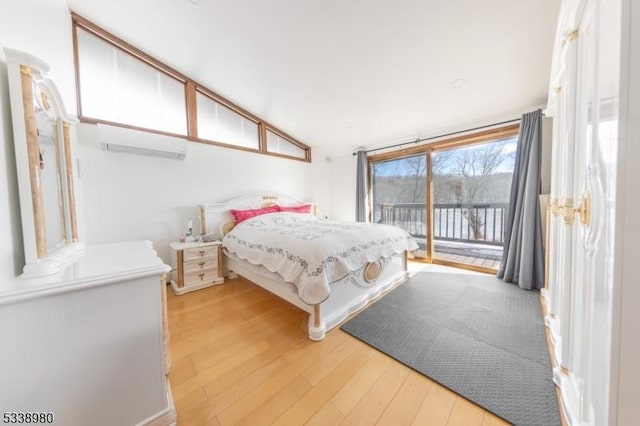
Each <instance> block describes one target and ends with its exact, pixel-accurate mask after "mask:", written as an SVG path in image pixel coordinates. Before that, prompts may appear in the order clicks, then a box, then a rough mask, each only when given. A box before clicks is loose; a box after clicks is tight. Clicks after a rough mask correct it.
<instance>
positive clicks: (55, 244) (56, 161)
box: [33, 82, 67, 254]
mask: <svg viewBox="0 0 640 426" xmlns="http://www.w3.org/2000/svg"><path fill="white" fill-rule="evenodd" d="M33 94H34V96H33V98H34V99H33V104H34V113H35V123H36V136H37V146H38V152H37V154H38V165H37V167H36V168H37V169H38V170H37V172H38V177H39V180H40V187H41V192H42V209H43V211H44V224H43V226H44V229H45V249H46V253H47V254H51V253H53V252H55V251H56V250H58V249H60V248H62V246H63V245H64V244H65V243H66V241H67V232H66V223H65V222H66V221H65V210H66V208H65V207H66V206H65V205H64V196H63V182H62V173H61V170H62V168H63V163H62V161H63V158H62V156H61V155H60V151H61V150H62V149H63V147H62V146H61V145H60V142H61V139H62V138H61V137H60V132H59V130H60V129H59V124H61V120H59V119H58V116H57V114H56V112H55V111H54V110H53V108H51V103H50V102H49V100H48V96H47V94H46V92H45V91H43V90H41V89H40V87H39V86H38V85H37V84H36V83H35V82H34V85H33Z"/></svg>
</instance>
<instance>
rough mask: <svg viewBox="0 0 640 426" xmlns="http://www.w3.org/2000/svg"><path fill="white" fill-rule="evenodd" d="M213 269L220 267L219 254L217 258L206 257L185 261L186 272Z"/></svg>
mask: <svg viewBox="0 0 640 426" xmlns="http://www.w3.org/2000/svg"><path fill="white" fill-rule="evenodd" d="M211 269H218V256H216V257H215V258H212V257H205V258H204V259H199V260H192V261H190V262H185V263H184V273H185V274H190V273H192V272H202V271H208V270H211Z"/></svg>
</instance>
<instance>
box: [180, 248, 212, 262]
mask: <svg viewBox="0 0 640 426" xmlns="http://www.w3.org/2000/svg"><path fill="white" fill-rule="evenodd" d="M214 257H215V258H216V261H217V258H218V246H209V247H194V248H189V249H186V250H184V258H183V259H184V262H190V261H192V260H198V259H204V258H214Z"/></svg>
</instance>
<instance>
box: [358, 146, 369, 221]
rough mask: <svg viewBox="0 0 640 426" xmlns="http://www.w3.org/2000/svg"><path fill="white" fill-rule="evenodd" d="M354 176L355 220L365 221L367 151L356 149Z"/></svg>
mask: <svg viewBox="0 0 640 426" xmlns="http://www.w3.org/2000/svg"><path fill="white" fill-rule="evenodd" d="M356 158H357V160H356V161H357V162H358V165H357V167H358V171H357V176H356V222H366V221H367V174H368V173H367V166H368V164H367V153H366V152H365V151H358V156H357V157H356Z"/></svg>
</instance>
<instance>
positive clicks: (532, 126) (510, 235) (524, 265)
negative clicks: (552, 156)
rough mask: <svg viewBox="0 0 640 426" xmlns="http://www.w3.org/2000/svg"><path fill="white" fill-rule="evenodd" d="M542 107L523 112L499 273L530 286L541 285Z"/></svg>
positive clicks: (515, 281)
mask: <svg viewBox="0 0 640 426" xmlns="http://www.w3.org/2000/svg"><path fill="white" fill-rule="evenodd" d="M541 151H542V111H540V110H538V111H534V112H530V113H528V114H524V115H523V116H522V121H521V122H520V134H519V136H518V148H517V150H516V160H515V168H514V170H513V179H512V181H511V197H510V199H509V210H508V212H507V221H506V229H505V244H504V253H503V255H502V262H501V263H500V269H499V270H498V277H499V278H502V279H503V280H504V281H507V282H513V283H517V284H518V285H519V286H520V287H522V288H524V289H527V290H531V289H539V288H542V287H543V285H544V261H543V250H542V221H541V218H540V198H539V195H540V187H541V183H540V162H541V159H542V155H541V154H542V153H541Z"/></svg>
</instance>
